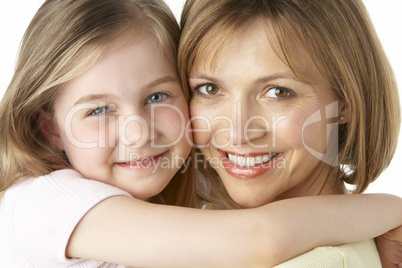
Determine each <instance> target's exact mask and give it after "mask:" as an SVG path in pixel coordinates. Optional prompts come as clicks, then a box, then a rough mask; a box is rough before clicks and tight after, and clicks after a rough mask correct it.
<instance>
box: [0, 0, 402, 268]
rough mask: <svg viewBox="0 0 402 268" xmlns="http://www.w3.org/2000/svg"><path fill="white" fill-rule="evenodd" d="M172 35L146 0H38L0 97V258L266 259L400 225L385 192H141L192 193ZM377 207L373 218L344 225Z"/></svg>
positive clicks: (238, 262)
mask: <svg viewBox="0 0 402 268" xmlns="http://www.w3.org/2000/svg"><path fill="white" fill-rule="evenodd" d="M178 36H179V30H178V26H177V24H176V23H175V20H174V18H173V16H172V14H171V13H170V11H169V10H168V8H167V7H166V5H165V4H164V3H163V2H162V1H158V0H119V1H112V0H69V1H67V0H65V1H57V0H50V1H46V2H45V3H44V5H43V6H42V7H41V8H40V10H39V11H38V13H37V14H36V16H35V17H34V19H33V21H32V23H31V25H30V26H29V28H28V30H27V32H26V34H25V37H24V40H23V43H22V46H21V51H20V56H19V60H18V63H17V69H16V72H15V75H14V77H13V80H12V82H11V84H10V86H9V88H8V90H7V92H6V94H5V96H4V98H3V100H2V102H1V108H0V109H1V111H0V117H1V118H0V121H1V122H2V124H1V126H0V135H1V139H0V140H1V146H0V150H1V154H0V155H1V168H0V172H1V173H0V178H1V184H0V191H2V199H1V202H0V236H1V237H2V239H1V240H0V255H1V256H0V266H1V267H120V266H121V265H130V266H139V267H147V266H156V267H165V266H167V267H172V266H173V267H194V266H199V267H210V266H219V267H222V266H230V267H250V266H257V265H258V266H262V265H264V266H272V265H275V264H277V263H279V262H281V261H284V260H286V259H288V258H291V257H293V256H296V255H298V254H301V253H303V252H305V251H306V250H309V249H311V248H314V247H316V246H320V245H328V244H339V243H345V242H352V241H356V240H361V239H364V238H368V237H372V236H377V235H379V234H381V233H384V232H386V231H388V230H390V229H391V228H393V227H396V226H398V225H400V224H401V222H402V219H401V215H400V214H399V213H389V212H386V211H385V210H384V207H387V208H389V209H390V210H391V212H394V210H396V211H400V210H401V206H402V204H401V203H402V202H401V200H400V198H398V197H393V196H388V195H377V196H350V197H337V196H331V197H322V198H300V199H297V200H289V201H281V202H277V203H274V204H271V205H268V206H264V207H261V208H256V209H249V210H233V211H205V210H204V211H203V210H197V209H190V208H181V207H173V206H166V205H158V204H152V203H151V202H153V203H164V204H175V205H182V206H189V207H196V206H197V205H198V200H197V198H196V196H195V192H194V190H193V187H194V185H193V180H192V177H191V174H189V173H184V175H183V174H181V173H182V171H179V169H180V168H181V166H182V164H183V163H185V162H184V161H185V159H186V157H187V156H188V154H189V153H190V149H191V143H189V140H188V139H189V135H188V124H187V121H188V111H187V102H186V96H185V94H184V93H183V91H182V89H181V86H180V82H179V81H180V80H179V78H178V75H177V72H176V68H175V53H176V49H177V39H178ZM190 140H191V139H190ZM185 164H186V163H185ZM184 166H185V165H184ZM178 171H179V172H178ZM190 171H191V170H190ZM186 172H189V171H186ZM175 173H177V174H178V175H175ZM174 175H175V176H174ZM172 177H174V178H173V179H172ZM186 180H187V181H186ZM186 183H187V184H186ZM165 187H166V190H164V188H165ZM144 201H150V202H144ZM318 201H319V202H318ZM355 210H358V211H359V212H358V213H357V214H358V215H357V216H358V217H356V215H355V212H354V211H355ZM373 211H375V212H376V215H375V216H374V215H373ZM307 213H308V215H309V216H308V217H306V216H305V215H306V214H307ZM377 217H381V219H382V226H378V224H366V227H365V228H359V230H358V231H357V230H354V229H353V228H350V229H345V228H343V226H345V225H348V226H351V227H353V226H357V227H360V225H361V224H363V223H366V222H373V221H374V219H376V218H377ZM328 226H329V227H330V228H328ZM327 229H330V231H327V232H325V230H327ZM363 229H364V230H363ZM112 263H116V265H114V264H112ZM118 264H119V265H118Z"/></svg>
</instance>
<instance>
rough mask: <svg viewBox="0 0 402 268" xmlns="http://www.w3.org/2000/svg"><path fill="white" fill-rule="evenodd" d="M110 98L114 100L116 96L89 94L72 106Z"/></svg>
mask: <svg viewBox="0 0 402 268" xmlns="http://www.w3.org/2000/svg"><path fill="white" fill-rule="evenodd" d="M112 98H116V96H114V95H110V94H90V95H87V96H84V97H82V98H80V99H79V100H77V101H76V102H75V103H74V106H75V105H78V104H81V103H86V102H91V101H99V100H105V99H112Z"/></svg>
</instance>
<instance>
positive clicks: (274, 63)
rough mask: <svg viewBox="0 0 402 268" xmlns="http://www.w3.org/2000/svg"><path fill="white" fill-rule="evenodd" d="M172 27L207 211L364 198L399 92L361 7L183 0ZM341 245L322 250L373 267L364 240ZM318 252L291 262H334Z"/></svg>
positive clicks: (344, 2) (386, 156)
mask: <svg viewBox="0 0 402 268" xmlns="http://www.w3.org/2000/svg"><path fill="white" fill-rule="evenodd" d="M181 26H182V38H181V43H180V47H179V69H180V73H181V75H182V77H183V80H184V81H185V82H184V86H185V87H186V88H188V89H190V90H191V94H192V100H191V103H190V113H191V116H192V124H193V128H194V141H195V143H196V144H197V145H198V147H199V148H200V150H201V152H202V153H203V154H204V155H205V156H206V158H207V159H208V161H209V163H210V166H211V167H212V168H213V169H211V168H209V169H208V170H207V171H205V172H204V175H205V176H204V177H205V178H207V179H209V180H208V181H207V185H208V184H210V186H211V187H210V191H211V192H210V194H211V195H212V196H213V197H215V198H216V200H223V201H222V202H221V201H216V203H217V204H215V206H219V207H224V208H239V207H257V206H261V205H264V204H267V203H270V202H273V201H277V200H282V199H287V198H294V197H298V196H311V195H327V194H346V193H347V190H346V188H345V185H344V182H346V183H350V184H353V185H355V186H356V188H355V190H354V192H355V193H362V192H363V191H364V190H365V189H366V188H367V186H368V185H369V184H370V183H371V182H372V181H374V180H375V179H376V178H377V177H378V176H379V175H380V174H381V172H382V171H383V170H384V169H385V168H386V167H387V166H388V165H389V163H390V161H391V159H392V156H393V154H394V152H395V148H396V144H397V138H398V134H399V126H400V107H399V102H398V98H396V96H398V92H397V87H396V83H395V80H394V77H393V74H392V71H391V68H390V65H389V63H388V61H387V59H386V56H385V54H384V52H383V50H382V48H381V44H380V42H379V40H378V38H377V36H376V34H375V31H374V29H373V27H372V25H371V22H370V19H369V17H368V14H367V12H366V10H365V8H364V5H363V4H362V2H361V1H359V0H341V1H329V0H328V1H321V0H320V1H318V0H317V1H314V0H313V1H240V0H224V1H197V0H189V1H187V2H186V4H185V7H184V11H183V15H182V21H181ZM187 82H188V83H187ZM347 247H348V248H334V249H332V251H331V252H332V253H334V254H335V255H334V256H337V257H340V260H341V262H342V263H350V264H351V265H357V264H358V263H359V262H363V264H361V265H365V266H364V267H368V266H367V265H372V266H374V267H377V266H379V265H380V263H379V259H378V257H375V258H374V259H369V258H366V257H364V258H363V256H365V255H370V256H377V254H376V248H375V245H374V243H372V241H366V242H362V243H360V244H355V245H350V246H347ZM324 251H325V250H324ZM324 251H322V250H321V249H318V250H316V251H315V252H312V253H311V254H310V255H306V256H304V257H300V258H301V259H303V260H302V261H301V262H299V260H300V259H299V260H295V262H293V263H289V265H291V266H292V265H293V266H294V265H296V263H297V265H298V266H297V267H300V265H302V264H305V265H307V266H308V267H311V265H312V264H309V262H310V261H311V259H309V258H312V257H311V256H313V255H314V254H315V255H314V256H315V257H317V256H318V258H319V259H318V260H317V259H316V260H315V262H314V263H315V265H320V264H317V263H318V261H319V260H322V261H324V262H327V263H326V264H328V261H332V264H335V263H336V261H338V260H339V259H336V258H335V257H334V258H328V256H329V255H328V254H327V253H324ZM354 252H356V253H357V255H359V256H360V258H351V257H350V256H351V255H352V254H354ZM341 255H343V256H341ZM355 256H356V255H355ZM365 262H366V263H365ZM321 265H323V264H321ZM353 267H355V266H353Z"/></svg>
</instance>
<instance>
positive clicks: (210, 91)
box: [195, 84, 222, 96]
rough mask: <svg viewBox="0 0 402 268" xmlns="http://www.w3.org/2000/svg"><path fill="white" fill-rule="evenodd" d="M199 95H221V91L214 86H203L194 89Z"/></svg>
mask: <svg viewBox="0 0 402 268" xmlns="http://www.w3.org/2000/svg"><path fill="white" fill-rule="evenodd" d="M195 90H197V91H198V92H199V93H201V94H204V95H209V96H213V95H222V91H221V90H220V89H219V88H218V87H217V86H216V85H214V84H204V85H200V86H197V87H196V88H195Z"/></svg>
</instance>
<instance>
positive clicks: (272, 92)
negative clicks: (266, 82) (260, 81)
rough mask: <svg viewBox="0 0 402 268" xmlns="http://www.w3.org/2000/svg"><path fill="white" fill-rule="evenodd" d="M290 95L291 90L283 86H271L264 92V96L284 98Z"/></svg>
mask: <svg viewBox="0 0 402 268" xmlns="http://www.w3.org/2000/svg"><path fill="white" fill-rule="evenodd" d="M291 95H292V92H291V91H290V90H289V89H287V88H283V87H273V88H271V89H269V90H268V92H267V93H265V94H264V97H268V98H277V99H278V98H286V97H289V96H291Z"/></svg>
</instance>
